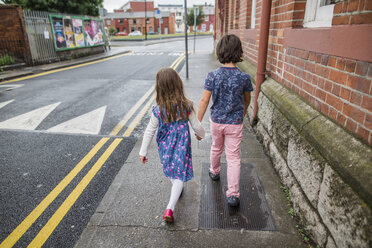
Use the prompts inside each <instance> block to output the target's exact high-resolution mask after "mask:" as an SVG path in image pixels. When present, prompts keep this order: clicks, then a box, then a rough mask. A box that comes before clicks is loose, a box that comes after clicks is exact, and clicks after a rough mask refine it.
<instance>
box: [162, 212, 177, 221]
mask: <svg viewBox="0 0 372 248" xmlns="http://www.w3.org/2000/svg"><path fill="white" fill-rule="evenodd" d="M163 220H165V221H166V222H168V223H172V222H173V221H174V218H173V211H172V209H167V210H165V213H164V215H163Z"/></svg>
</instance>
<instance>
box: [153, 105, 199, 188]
mask: <svg viewBox="0 0 372 248" xmlns="http://www.w3.org/2000/svg"><path fill="white" fill-rule="evenodd" d="M152 112H153V114H154V116H155V117H156V118H157V119H158V121H159V124H158V132H157V136H156V142H157V143H158V152H159V157H160V162H161V164H162V166H163V172H164V175H165V176H166V177H168V178H170V179H178V180H181V181H183V182H187V181H189V180H190V179H192V178H193V177H194V173H193V169H192V156H191V138H190V130H189V124H188V120H187V121H182V120H179V121H174V122H170V123H165V122H164V121H163V119H162V118H161V115H160V110H159V106H156V107H154V108H153V110H152Z"/></svg>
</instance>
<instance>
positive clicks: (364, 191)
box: [215, 0, 372, 247]
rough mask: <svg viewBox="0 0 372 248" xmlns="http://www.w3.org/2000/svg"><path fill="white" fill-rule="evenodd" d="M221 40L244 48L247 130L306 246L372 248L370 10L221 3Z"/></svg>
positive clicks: (347, 1)
mask: <svg viewBox="0 0 372 248" xmlns="http://www.w3.org/2000/svg"><path fill="white" fill-rule="evenodd" d="M265 23H267V28H265ZM261 25H263V26H262V27H261ZM265 31H267V33H268V36H265ZM225 34H235V35H237V36H238V37H240V39H241V40H242V45H243V50H244V54H243V57H244V61H243V62H242V63H240V65H239V66H240V68H242V70H245V71H247V72H249V73H250V75H251V76H252V81H253V82H256V85H255V94H254V96H253V97H252V102H251V106H250V108H249V111H248V112H249V118H250V121H251V122H252V123H253V124H254V125H255V130H256V133H257V136H258V138H259V139H260V140H261V142H262V143H263V146H264V148H265V150H266V151H267V153H268V154H269V155H270V157H271V159H272V162H273V166H274V168H275V170H276V171H277V172H278V174H279V176H280V178H281V180H282V183H283V185H284V186H285V187H286V188H287V189H288V190H289V192H290V197H291V201H292V203H293V210H294V214H295V215H296V216H298V217H299V220H300V224H301V225H302V226H303V227H304V230H305V231H306V232H307V234H308V236H309V237H311V238H312V239H313V240H314V241H315V242H316V243H317V244H319V246H320V247H370V246H371V245H372V243H371V242H372V241H371V239H370V230H372V221H371V220H372V214H371V209H372V181H371V177H372V168H371V161H372V147H371V145H372V1H371V0H332V1H330V0H307V1H304V0H273V1H269V0H216V20H215V40H216V42H217V41H218V40H219V39H221V37H222V36H223V35H225ZM266 40H267V49H266V46H265V41H266ZM266 51H267V55H266ZM262 61H263V63H262ZM261 67H262V70H261V69H260V68H261ZM261 79H262V80H261Z"/></svg>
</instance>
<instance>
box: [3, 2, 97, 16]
mask: <svg viewBox="0 0 372 248" xmlns="http://www.w3.org/2000/svg"><path fill="white" fill-rule="evenodd" d="M2 1H3V2H4V3H5V4H18V5H21V6H22V8H24V9H31V10H40V11H48V12H59V13H68V14H77V15H90V16H98V15H99V12H98V8H99V7H103V5H102V3H103V0H63V1H61V0H2Z"/></svg>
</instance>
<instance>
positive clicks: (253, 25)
mask: <svg viewBox="0 0 372 248" xmlns="http://www.w3.org/2000/svg"><path fill="white" fill-rule="evenodd" d="M255 27H256V0H252V12H251V28H252V29H254V28H255Z"/></svg>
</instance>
